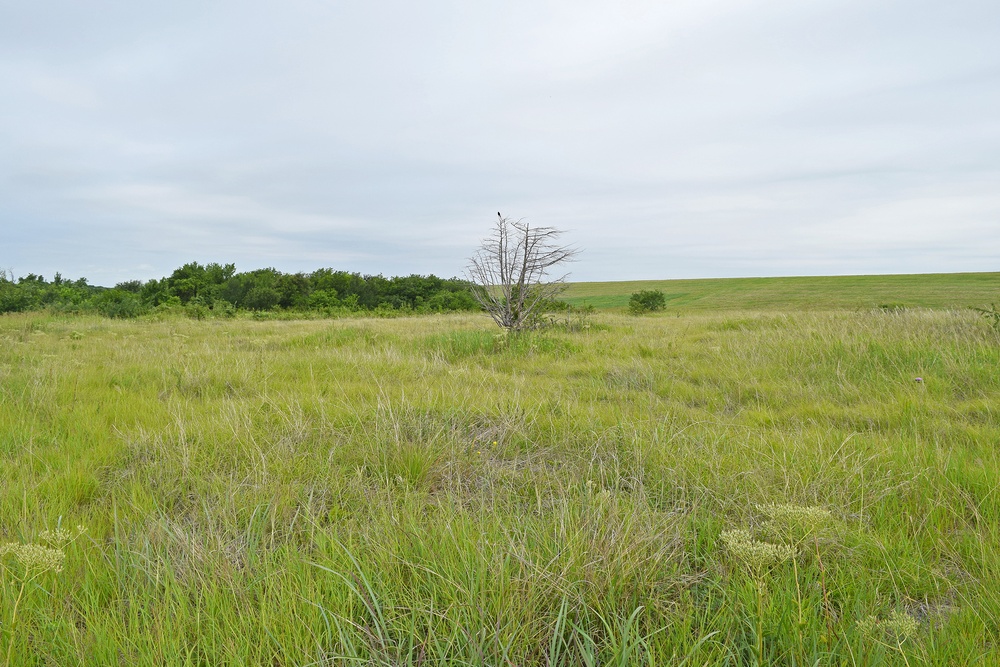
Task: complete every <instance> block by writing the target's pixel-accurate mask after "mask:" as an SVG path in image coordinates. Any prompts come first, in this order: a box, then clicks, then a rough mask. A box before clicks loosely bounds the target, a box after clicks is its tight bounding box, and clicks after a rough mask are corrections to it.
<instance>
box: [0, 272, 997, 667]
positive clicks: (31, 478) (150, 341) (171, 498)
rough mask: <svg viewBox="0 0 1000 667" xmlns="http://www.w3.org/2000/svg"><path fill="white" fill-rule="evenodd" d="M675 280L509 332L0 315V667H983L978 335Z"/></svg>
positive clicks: (991, 521)
mask: <svg viewBox="0 0 1000 667" xmlns="http://www.w3.org/2000/svg"><path fill="white" fill-rule="evenodd" d="M991 276H992V277H986V278H981V280H983V281H985V283H986V284H985V286H982V285H981V286H980V288H978V289H981V291H980V292H976V294H977V296H976V297H975V299H980V298H981V301H982V302H984V303H986V302H989V301H990V300H991V298H990V297H994V298H993V299H992V300H996V299H995V295H991V294H989V293H988V292H989V289H990V288H989V285H994V286H995V284H996V283H995V281H996V277H997V274H991ZM966 278H967V277H954V278H953V282H952V283H950V284H952V285H955V284H961V285H963V286H964V285H965V283H964V282H962V281H964V280H966ZM837 280H847V279H837ZM858 280H860V279H858ZM936 280H937V279H935V281H936ZM968 280H970V281H971V280H972V279H971V278H968ZM991 280H992V281H994V282H993V283H990V282H989V281H991ZM935 281H931V282H935ZM940 281H942V282H944V283H946V282H947V281H946V280H945V279H944V278H940ZM692 282H697V283H698V284H699V285H701V287H699V288H698V289H700V290H702V291H700V292H699V291H696V290H695V288H694V287H691V288H690V293H691V294H700V295H701V296H699V297H698V298H697V299H693V300H691V301H690V302H687V304H688V305H685V307H684V310H683V311H682V312H680V313H677V312H670V313H668V314H665V315H657V316H651V317H630V316H626V315H623V314H619V313H615V312H600V313H598V314H597V315H595V316H594V318H593V320H592V321H591V325H590V327H589V328H586V329H584V330H582V331H578V332H567V331H558V330H557V331H551V332H548V333H545V334H542V335H534V336H530V337H524V338H515V339H512V340H504V339H501V338H498V337H497V336H496V335H495V330H494V329H493V328H491V325H490V323H489V321H488V319H487V318H486V317H485V316H437V317H435V316H428V317H422V318H400V319H386V320H376V319H367V320H362V319H359V320H335V321H330V320H326V321H324V320H312V321H255V320H250V319H236V320H206V321H196V320H191V319H185V318H167V319H163V320H152V319H151V320H145V321H116V320H106V319H96V318H95V319H90V318H71V317H52V316H48V315H45V314H28V315H7V316H3V317H0V462H2V466H3V468H2V470H3V480H2V481H0V489H2V491H0V545H3V546H0V563H2V564H3V571H2V576H0V623H2V626H0V665H2V664H9V665H192V666H196V665H197V666H202V665H261V666H264V665H267V666H269V667H274V666H280V665H359V664H360V665H491V666H492V665H495V666H498V667H499V666H501V665H508V666H509V665H518V666H525V667H527V666H529V665H567V666H569V665H678V666H679V665H686V666H690V665H755V664H766V665H817V664H818V665H897V664H898V665H912V666H914V667H915V666H916V665H996V664H1000V654H998V650H1000V649H998V645H997V642H998V640H1000V627H998V623H1000V620H998V619H1000V495H998V492H997V488H998V482H1000V476H998V471H1000V456H998V445H1000V407H998V406H1000V373H998V372H997V370H998V368H1000V336H998V334H997V333H996V332H994V331H993V330H991V329H990V328H989V327H988V326H986V323H985V321H984V320H983V319H982V318H981V317H978V316H977V314H976V313H974V312H972V311H970V310H968V309H966V308H962V309H955V310H943V309H942V310H930V309H924V308H911V309H907V310H902V311H885V310H880V309H877V308H876V309H859V308H858V307H856V306H857V305H858V303H860V302H856V299H862V298H870V294H871V290H869V291H868V292H866V294H869V296H864V297H862V296H858V295H859V294H861V293H862V292H864V290H863V289H861V288H858V289H859V290H860V291H859V292H856V293H854V294H855V296H851V297H850V298H848V297H844V298H845V299H846V301H838V300H837V296H838V295H842V294H843V293H844V289H839V288H838V289H837V290H834V293H831V291H830V290H829V289H826V288H824V290H825V291H823V290H821V291H819V292H817V293H816V294H810V295H806V296H802V295H800V296H799V297H796V299H797V300H798V302H799V303H807V304H808V305H809V306H810V307H812V308H813V310H810V311H809V312H795V311H794V307H795V306H794V304H793V303H792V301H793V300H790V299H789V298H788V297H787V296H786V297H781V296H780V294H781V289H784V287H782V288H781V289H778V288H777V287H775V286H774V285H773V284H771V286H770V287H768V286H767V283H765V284H764V287H759V288H754V289H752V290H750V291H749V292H748V293H752V294H755V295H756V296H754V297H753V299H750V300H748V301H747V302H746V303H741V302H740V298H739V292H738V291H737V290H735V289H732V290H729V293H728V295H727V296H725V297H722V296H717V297H713V296H712V294H711V293H710V291H709V290H708V289H707V287H705V286H704V285H703V283H706V282H707V281H692ZM862 282H863V281H862ZM904 282H905V281H904ZM973 282H974V281H973ZM671 284H674V283H671ZM782 284H783V283H782ZM815 284H820V285H822V279H808V280H806V281H805V282H804V283H803V287H808V289H812V287H809V286H811V285H815ZM631 289H632V288H631V287H627V288H625V290H624V291H622V290H618V291H617V292H615V291H614V290H613V289H608V290H607V292H608V293H609V298H617V299H621V298H626V299H627V294H628V292H629V290H631ZM666 289H667V288H665V291H666ZM669 289H673V288H669ZM817 289H818V288H817ZM574 290H585V286H574ZM596 291H597V290H596V288H595V290H594V292H592V293H585V292H582V291H576V292H574V294H576V295H584V296H585V295H586V294H596ZM677 291H681V290H680V289H678V290H677ZM889 292H893V290H891V289H888V288H886V290H885V291H884V292H880V294H887V295H888V293H889ZM766 293H769V294H770V295H771V296H766ZM893 293H894V294H898V295H899V296H897V297H893V298H892V300H893V301H900V302H904V301H905V300H906V299H908V298H913V299H915V300H916V299H918V298H919V299H931V296H929V294H931V291H929V290H920V289H917V290H910V291H907V292H905V293H904V291H903V290H902V289H900V290H899V291H898V292H893ZM916 293H919V294H920V295H922V296H919V297H916V296H913V295H914V294H916ZM623 295H624V296H623ZM907 295H909V296H907ZM979 295H981V297H980V296H979ZM967 297H968V298H970V299H971V298H973V297H969V296H968V294H967V290H966V289H965V288H964V287H962V289H959V290H957V291H956V292H955V293H954V294H953V298H955V300H956V303H957V304H959V305H966V301H965V299H966V298H967ZM889 298H890V297H889V296H886V300H887V301H888V300H889ZM934 298H941V299H943V297H934ZM713 299H716V303H718V302H719V301H720V300H721V301H723V302H725V303H728V304H735V303H741V305H745V306H746V308H742V309H733V308H729V307H725V308H724V307H720V306H712V303H713ZM767 299H772V301H771V303H777V302H780V307H779V306H776V307H775V308H773V309H770V310H765V309H764V308H765V304H766V303H768V301H767ZM781 299H784V301H782V300H781ZM819 299H829V304H830V305H828V307H827V309H826V310H822V309H820V308H819V306H820V305H821V304H820V303H817V301H818V300H819ZM881 299H882V297H881V296H880V297H879V298H877V299H874V300H875V301H880V300H881ZM774 300H777V301H774ZM848 302H850V303H848ZM973 302H976V301H973ZM921 303H924V304H925V305H934V306H936V307H937V306H941V305H944V304H943V302H940V301H934V302H933V303H930V302H926V301H925V302H921ZM918 377H919V378H921V380H922V381H921V382H917V381H915V378H918ZM78 525H80V526H82V527H84V528H85V529H86V530H85V532H80V531H79V530H78V529H77V528H76V527H77V526H78ZM57 529H59V530H57ZM46 531H47V532H46ZM28 545H38V546H37V547H31V546H28ZM43 547H44V548H43Z"/></svg>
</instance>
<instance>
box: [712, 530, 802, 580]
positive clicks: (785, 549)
mask: <svg viewBox="0 0 1000 667" xmlns="http://www.w3.org/2000/svg"><path fill="white" fill-rule="evenodd" d="M719 537H720V539H721V540H722V543H723V544H725V545H726V550H728V551H729V553H731V554H732V555H733V556H734V557H736V558H737V559H739V560H741V561H743V563H744V564H745V565H746V566H747V567H748V568H750V569H751V570H753V571H754V572H757V573H760V572H762V571H763V570H766V569H767V568H769V567H773V566H775V565H778V564H779V563H782V562H784V561H786V560H791V559H792V558H793V557H794V556H795V549H793V548H792V547H790V546H788V545H787V544H771V543H770V542H762V541H760V540H757V539H754V537H753V534H752V533H751V532H750V531H749V530H746V529H745V528H738V529H736V530H724V531H722V534H721V535H720V536H719Z"/></svg>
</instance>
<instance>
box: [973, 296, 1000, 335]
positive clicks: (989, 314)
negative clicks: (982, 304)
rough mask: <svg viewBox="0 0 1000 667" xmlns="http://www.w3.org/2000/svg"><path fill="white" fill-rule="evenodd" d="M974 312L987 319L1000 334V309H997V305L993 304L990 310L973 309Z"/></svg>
mask: <svg viewBox="0 0 1000 667" xmlns="http://www.w3.org/2000/svg"><path fill="white" fill-rule="evenodd" d="M973 310H975V311H976V312H977V313H979V314H980V315H982V316H983V317H985V318H986V321H987V322H989V323H990V326H991V327H993V330H994V331H996V332H997V333H1000V308H997V305H996V304H995V303H994V304H991V305H990V307H989V308H973Z"/></svg>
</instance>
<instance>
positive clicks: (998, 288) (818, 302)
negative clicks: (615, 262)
mask: <svg viewBox="0 0 1000 667" xmlns="http://www.w3.org/2000/svg"><path fill="white" fill-rule="evenodd" d="M639 290H662V291H663V293H664V294H665V295H666V297H667V310H673V311H708V310H728V309H743V310H841V309H846V310H856V309H867V308H875V307H879V306H887V305H888V306H902V307H909V308H934V309H947V308H968V307H970V306H983V305H986V304H989V303H993V302H997V301H1000V273H925V274H913V275H881V276H809V277H794V278H711V279H700V280H638V281H622V282H582V283H572V284H570V286H569V289H568V290H567V291H566V294H565V295H564V299H565V300H566V301H568V302H570V303H571V304H573V305H585V304H590V305H593V306H594V307H595V308H620V307H624V306H626V305H627V304H628V300H629V296H630V295H631V294H632V293H633V292H637V291H639Z"/></svg>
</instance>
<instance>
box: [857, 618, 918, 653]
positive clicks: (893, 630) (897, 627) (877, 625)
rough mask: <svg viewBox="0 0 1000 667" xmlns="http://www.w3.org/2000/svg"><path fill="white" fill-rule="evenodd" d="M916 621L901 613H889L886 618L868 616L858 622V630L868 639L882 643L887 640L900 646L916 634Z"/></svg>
mask: <svg viewBox="0 0 1000 667" xmlns="http://www.w3.org/2000/svg"><path fill="white" fill-rule="evenodd" d="M917 628H918V625H917V620H916V619H915V618H913V617H912V616H910V615H909V614H905V613H903V612H901V611H895V610H894V611H891V612H889V616H888V618H879V617H878V616H874V615H873V616H868V617H866V618H863V619H861V620H860V621H858V630H860V631H861V634H863V635H865V636H866V637H868V638H869V639H873V640H875V641H877V642H880V643H882V642H883V641H884V640H886V639H888V640H889V641H891V642H892V643H894V644H897V645H898V644H902V643H903V642H904V641H906V640H907V639H909V638H910V637H912V636H913V635H915V634H916V633H917Z"/></svg>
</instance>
